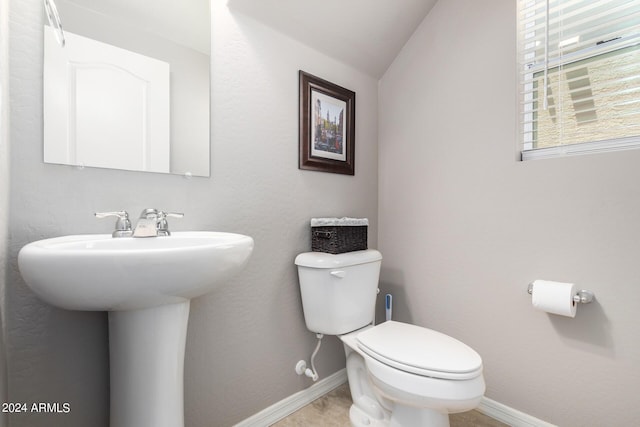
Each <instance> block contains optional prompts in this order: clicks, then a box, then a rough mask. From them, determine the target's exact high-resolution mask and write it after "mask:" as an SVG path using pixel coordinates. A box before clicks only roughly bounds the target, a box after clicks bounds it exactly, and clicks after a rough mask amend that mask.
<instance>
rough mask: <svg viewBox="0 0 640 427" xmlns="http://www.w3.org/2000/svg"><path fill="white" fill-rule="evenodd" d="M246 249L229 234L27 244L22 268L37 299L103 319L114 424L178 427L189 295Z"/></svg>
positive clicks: (248, 246) (215, 282)
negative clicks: (105, 315) (106, 314)
mask: <svg viewBox="0 0 640 427" xmlns="http://www.w3.org/2000/svg"><path fill="white" fill-rule="evenodd" d="M252 250H253V239H252V238H251V237H248V236H243V235H241V234H233V233H220V232H205V231H199V232H175V233H173V234H172V235H171V236H167V237H149V238H134V237H120V238H113V237H111V235H107V234H94V235H78V236H65V237H56V238H53V239H45V240H40V241H37V242H33V243H30V244H28V245H26V246H24V247H23V248H22V249H21V250H20V254H19V255H18V264H19V267H20V272H21V273H22V276H23V278H24V280H25V282H26V283H27V285H29V287H30V288H31V289H32V290H33V292H35V294H36V295H38V296H39V297H40V298H41V299H42V300H43V301H45V302H47V303H49V304H51V305H54V306H57V307H61V308H66V309H69V310H92V311H96V310H98V311H108V312H109V375H110V387H109V388H110V396H111V399H110V405H111V407H110V425H111V426H112V427H182V426H184V353H185V345H186V337H187V324H188V321H189V309H190V303H191V298H195V297H198V296H200V295H203V294H205V293H207V292H210V291H212V290H213V289H215V288H216V287H218V286H220V285H221V284H222V283H224V281H225V280H227V279H229V278H230V277H231V276H233V275H234V274H236V273H238V272H239V271H240V270H242V268H244V266H245V265H246V263H247V261H248V260H249V256H250V255H251V251H252Z"/></svg>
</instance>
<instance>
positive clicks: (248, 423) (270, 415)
mask: <svg viewBox="0 0 640 427" xmlns="http://www.w3.org/2000/svg"><path fill="white" fill-rule="evenodd" d="M346 382H347V370H346V369H341V370H339V371H338V372H336V373H334V374H331V375H329V376H328V377H327V378H323V379H321V380H320V381H318V382H317V383H315V384H313V385H312V386H311V387H309V388H306V389H304V390H301V391H299V392H297V393H296V394H293V395H291V396H289V397H287V398H284V399H282V400H281V401H279V402H277V403H275V404H273V405H271V406H269V407H268V408H265V409H263V410H262V411H260V412H258V413H257V414H255V415H252V416H251V417H249V418H247V419H246V420H244V421H241V422H239V423H238V424H236V425H235V426H234V427H267V426H270V425H271V424H274V423H276V422H278V421H280V420H281V419H283V418H285V417H287V416H289V415H291V414H293V413H294V412H295V411H297V410H298V409H300V408H303V407H304V406H306V405H308V404H309V403H311V402H313V401H314V400H316V399H317V398H319V397H322V396H324V395H325V394H327V393H329V392H330V391H331V390H333V389H335V388H337V387H339V386H341V385H342V384H344V383H346Z"/></svg>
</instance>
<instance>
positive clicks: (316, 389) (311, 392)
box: [234, 369, 557, 427]
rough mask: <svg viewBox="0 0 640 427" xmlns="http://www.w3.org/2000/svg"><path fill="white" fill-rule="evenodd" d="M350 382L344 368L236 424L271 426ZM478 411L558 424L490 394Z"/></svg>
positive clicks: (520, 421)
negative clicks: (510, 405)
mask: <svg viewBox="0 0 640 427" xmlns="http://www.w3.org/2000/svg"><path fill="white" fill-rule="evenodd" d="M346 382H347V370H346V369H341V370H339V371H338V372H336V373H334V374H332V375H329V376H328V377H327V378H323V379H321V380H320V381H318V382H317V383H315V384H313V385H312V386H311V387H309V388H306V389H304V390H301V391H299V392H297V393H296V394H293V395H291V396H289V397H287V398H284V399H282V400H281V401H279V402H276V403H275V404H273V405H271V406H269V407H268V408H265V409H263V410H262V411H260V412H258V413H257V414H255V415H252V416H251V417H249V418H247V419H245V420H243V421H241V422H239V423H238V424H236V425H235V426H234V427H267V426H270V425H271V424H275V423H276V422H278V421H280V420H281V419H283V418H285V417H287V416H289V415H291V414H293V413H294V412H296V411H297V410H298V409H301V408H303V407H305V406H306V405H308V404H309V403H311V402H313V401H314V400H316V399H318V398H319V397H322V396H324V395H325V394H327V393H329V392H330V391H331V390H333V389H335V388H337V387H339V386H341V385H342V384H344V383H346ZM476 410H477V411H478V412H481V413H483V414H484V415H486V416H488V417H491V418H493V419H495V420H498V421H500V422H503V423H505V424H507V425H509V426H511V427H557V426H555V425H554V424H550V423H548V422H546V421H542V420H539V419H538V418H535V417H532V416H531V415H528V414H525V413H524V412H520V411H518V410H517V409H513V408H510V407H509V406H507V405H503V404H502V403H499V402H496V401H495V400H491V399H489V398H488V397H483V398H482V401H480V405H478V407H477V408H476Z"/></svg>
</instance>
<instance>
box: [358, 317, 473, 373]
mask: <svg viewBox="0 0 640 427" xmlns="http://www.w3.org/2000/svg"><path fill="white" fill-rule="evenodd" d="M356 341H357V343H358V348H359V349H360V350H361V351H363V352H364V353H365V354H367V355H368V356H370V357H371V358H373V359H375V360H377V361H379V362H381V363H383V364H385V365H388V366H391V367H393V368H396V369H399V370H401V371H404V372H409V373H412V374H417V375H421V376H425V377H432V378H439V379H448V380H468V379H472V378H476V377H478V376H479V375H481V374H482V359H481V358H480V355H478V353H476V352H475V351H474V350H473V349H472V348H471V347H469V346H467V345H466V344H464V343H462V342H460V341H458V340H456V339H455V338H452V337H450V336H448V335H445V334H442V333H440V332H436V331H433V330H431V329H427V328H422V327H420V326H415V325H410V324H407V323H402V322H395V321H387V322H384V323H381V324H379V325H377V326H375V327H373V328H369V329H367V330H365V331H362V332H360V333H359V334H358V335H357V337H356Z"/></svg>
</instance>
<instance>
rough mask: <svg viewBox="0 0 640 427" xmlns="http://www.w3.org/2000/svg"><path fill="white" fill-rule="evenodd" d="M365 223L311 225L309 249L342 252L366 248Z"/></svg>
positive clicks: (333, 252) (331, 252)
mask: <svg viewBox="0 0 640 427" xmlns="http://www.w3.org/2000/svg"><path fill="white" fill-rule="evenodd" d="M367 228H368V227H367V226H366V225H341V226H321V227H311V250H312V251H314V252H327V253H330V254H342V253H345V252H352V251H362V250H365V249H367Z"/></svg>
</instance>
